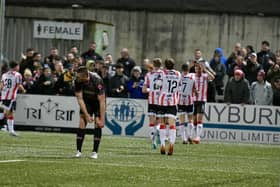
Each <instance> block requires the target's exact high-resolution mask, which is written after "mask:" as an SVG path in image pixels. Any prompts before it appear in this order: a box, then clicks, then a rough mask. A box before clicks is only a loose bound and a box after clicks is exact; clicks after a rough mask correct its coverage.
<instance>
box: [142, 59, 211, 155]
mask: <svg viewBox="0 0 280 187" xmlns="http://www.w3.org/2000/svg"><path fill="white" fill-rule="evenodd" d="M153 65H154V68H155V69H154V70H152V71H151V72H150V73H148V74H147V75H146V77H145V83H144V87H143V92H148V93H149V97H148V104H149V105H148V115H149V119H150V125H149V126H150V137H151V139H152V147H153V148H155V147H156V141H155V139H156V132H157V130H156V129H157V126H159V136H160V144H161V148H160V153H161V154H164V155H165V154H166V148H165V140H166V132H167V131H166V129H167V128H166V127H167V125H168V126H169V133H168V134H169V135H168V136H169V137H168V139H169V146H168V155H172V154H173V149H174V144H175V141H176V119H177V115H178V117H179V122H180V134H181V137H182V141H183V143H184V144H187V143H196V144H198V143H200V136H201V133H202V128H203V124H202V117H203V114H204V105H205V103H206V101H207V85H208V80H213V79H214V76H213V75H212V74H211V73H210V72H209V71H207V70H206V69H205V67H204V65H203V64H200V63H197V64H192V65H191V66H195V73H189V69H190V68H191V67H189V66H190V65H188V64H183V65H182V73H180V72H178V71H176V70H175V69H174V65H175V62H174V60H173V59H171V58H169V59H166V60H165V62H164V66H165V68H164V69H163V70H161V69H160V67H161V59H159V58H156V59H154V60H153ZM186 114H187V119H188V120H187V131H186V129H185V126H186V125H185V124H186V120H185V116H186Z"/></svg>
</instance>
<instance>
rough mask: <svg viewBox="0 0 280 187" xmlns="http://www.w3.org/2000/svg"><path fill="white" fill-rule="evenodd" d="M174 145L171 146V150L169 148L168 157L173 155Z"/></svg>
mask: <svg viewBox="0 0 280 187" xmlns="http://www.w3.org/2000/svg"><path fill="white" fill-rule="evenodd" d="M173 147H174V146H173V144H169V148H168V155H170V156H171V155H173Z"/></svg>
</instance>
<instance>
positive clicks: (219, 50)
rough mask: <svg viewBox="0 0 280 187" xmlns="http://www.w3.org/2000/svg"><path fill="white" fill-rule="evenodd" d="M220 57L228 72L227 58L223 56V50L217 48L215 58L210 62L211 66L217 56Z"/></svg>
mask: <svg viewBox="0 0 280 187" xmlns="http://www.w3.org/2000/svg"><path fill="white" fill-rule="evenodd" d="M217 55H218V56H220V62H221V63H222V64H224V65H225V66H226V70H228V65H227V63H226V62H227V58H226V57H225V56H224V54H223V49H222V48H216V49H215V51H214V54H213V58H212V59H211V61H210V66H213V65H214V64H215V63H216V62H215V56H217Z"/></svg>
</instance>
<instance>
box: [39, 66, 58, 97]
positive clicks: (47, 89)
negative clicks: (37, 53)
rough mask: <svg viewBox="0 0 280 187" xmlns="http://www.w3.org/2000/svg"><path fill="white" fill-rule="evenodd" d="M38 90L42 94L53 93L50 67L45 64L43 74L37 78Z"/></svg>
mask: <svg viewBox="0 0 280 187" xmlns="http://www.w3.org/2000/svg"><path fill="white" fill-rule="evenodd" d="M38 90H39V94H42V95H54V94H55V89H54V80H53V77H52V72H51V68H50V67H48V66H47V65H45V67H44V69H43V74H42V75H41V76H40V78H39V80H38Z"/></svg>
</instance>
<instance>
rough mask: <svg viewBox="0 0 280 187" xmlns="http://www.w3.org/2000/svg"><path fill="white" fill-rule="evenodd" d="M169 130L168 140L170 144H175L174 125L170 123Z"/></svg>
mask: <svg viewBox="0 0 280 187" xmlns="http://www.w3.org/2000/svg"><path fill="white" fill-rule="evenodd" d="M169 128H170V130H169V141H170V144H175V141H176V125H170V127H169Z"/></svg>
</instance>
